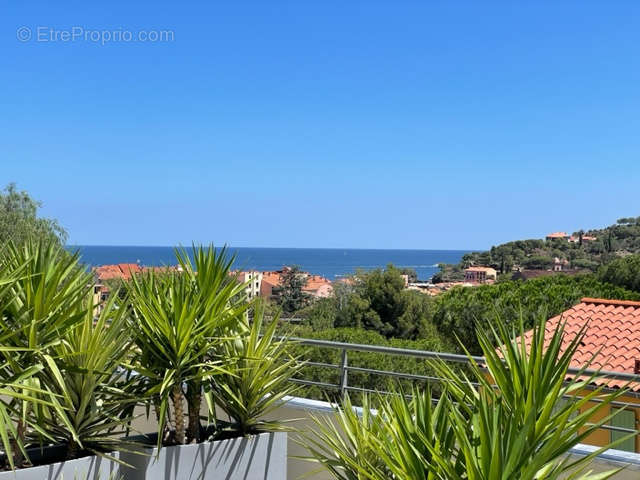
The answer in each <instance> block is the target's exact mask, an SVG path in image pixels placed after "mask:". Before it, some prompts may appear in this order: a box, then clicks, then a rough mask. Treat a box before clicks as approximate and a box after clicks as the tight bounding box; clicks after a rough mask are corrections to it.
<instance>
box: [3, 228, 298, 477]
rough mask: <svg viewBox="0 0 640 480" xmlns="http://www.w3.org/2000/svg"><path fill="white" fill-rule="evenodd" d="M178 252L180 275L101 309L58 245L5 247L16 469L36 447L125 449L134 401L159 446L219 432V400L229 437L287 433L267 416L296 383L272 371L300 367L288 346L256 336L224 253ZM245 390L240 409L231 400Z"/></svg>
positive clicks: (145, 278)
mask: <svg viewBox="0 0 640 480" xmlns="http://www.w3.org/2000/svg"><path fill="white" fill-rule="evenodd" d="M176 254H177V262H178V263H179V264H180V266H181V267H182V269H181V271H180V272H178V271H177V270H153V271H150V272H148V274H144V275H142V274H141V275H140V276H134V278H133V280H132V281H130V282H128V283H127V285H126V289H127V291H128V294H129V295H128V296H125V297H124V300H123V298H122V297H120V296H119V295H115V294H114V295H112V296H111V297H110V298H109V299H108V301H107V302H106V303H102V304H100V305H96V304H94V294H93V285H92V276H91V274H90V273H88V272H87V271H86V270H85V269H84V268H82V266H81V264H80V263H79V261H78V257H77V255H71V254H69V253H68V252H67V251H66V250H65V249H64V248H63V247H62V246H61V245H60V244H59V242H58V241H57V240H52V239H42V238H40V239H38V240H30V239H28V240H26V241H25V242H24V243H22V244H20V245H18V246H15V245H13V244H11V243H10V244H8V245H7V246H6V247H5V248H4V249H3V250H2V252H1V253H0V443H1V449H2V451H3V453H4V455H3V456H2V457H0V458H2V459H3V461H4V460H6V462H7V463H8V464H9V465H8V466H11V467H14V466H15V467H20V466H25V464H28V461H29V450H28V449H29V447H36V446H49V445H57V446H59V447H61V448H59V449H56V451H57V452H60V455H61V457H56V461H59V460H63V459H64V458H67V459H73V458H77V457H80V456H84V455H87V454H97V455H102V456H109V454H110V452H113V451H114V450H119V449H129V448H130V447H131V444H130V442H131V441H133V440H131V439H127V438H124V439H123V437H124V436H125V435H126V434H127V433H128V430H129V428H130V422H131V421H132V419H133V411H134V408H135V407H136V406H140V407H142V410H143V411H147V412H148V413H149V412H151V411H154V412H155V414H156V419H157V420H158V445H159V446H162V445H166V444H174V443H185V442H186V441H190V442H196V441H199V440H202V439H203V438H209V436H210V435H213V436H214V437H216V436H217V435H221V434H222V430H221V429H217V430H216V427H212V428H209V429H208V430H206V436H204V435H202V434H203V432H205V429H204V427H203V426H202V419H201V416H200V404H201V398H202V396H204V397H205V398H206V400H207V406H208V407H209V409H208V410H209V415H210V416H211V420H212V424H213V425H216V418H217V416H216V411H215V408H214V405H215V404H216V403H217V404H218V405H220V404H223V405H226V406H228V408H226V410H225V411H226V412H227V413H228V414H229V417H230V419H231V420H232V425H231V426H230V427H229V429H228V431H225V433H224V434H225V435H242V434H244V433H252V432H257V431H263V430H264V429H277V428H281V427H280V426H279V425H278V424H277V422H275V423H274V422H269V423H264V422H261V420H260V418H258V417H259V416H261V415H262V414H263V413H265V412H268V411H269V409H270V408H271V407H272V405H273V402H275V400H276V399H278V398H280V397H281V396H282V395H284V394H286V393H288V392H289V391H290V387H289V386H287V385H285V381H284V379H283V377H284V374H283V372H282V371H279V370H278V369H271V368H267V367H268V366H270V365H273V364H274V363H278V364H279V363H281V362H282V363H283V364H284V365H289V367H290V368H289V370H288V371H289V372H293V373H295V367H294V365H293V363H292V362H293V359H292V358H291V357H290V355H289V353H288V345H287V344H286V342H283V341H275V339H274V336H273V335H265V336H262V337H259V335H258V332H259V331H260V328H261V317H259V316H258V317H256V316H254V322H255V323H254V324H253V326H252V325H251V324H250V323H249V321H248V316H247V315H246V311H247V309H248V303H247V299H246V294H245V286H244V285H239V284H238V283H237V282H235V281H234V280H233V276H231V275H230V267H231V263H232V261H233V260H232V259H231V258H229V257H228V256H227V255H226V251H225V250H224V249H223V250H222V251H220V252H216V251H215V249H214V248H213V247H209V248H195V247H194V250H193V252H192V253H191V255H187V253H186V252H184V251H182V250H179V251H177V252H176ZM191 259H193V260H191ZM274 325H275V324H274ZM268 332H269V331H267V333H268ZM254 367H255V368H254ZM214 379H215V384H212V382H214ZM227 382H230V384H227ZM231 384H232V385H231ZM245 387H246V388H245ZM237 388H240V389H241V390H242V396H241V397H240V398H242V401H241V402H240V403H241V404H239V403H237V402H236V403H234V402H233V401H232V399H231V400H230V398H231V397H230V396H229V393H230V392H233V394H235V395H237V394H238V391H237ZM223 392H226V393H227V395H226V396H224V398H223ZM216 395H219V397H220V398H219V399H217V398H216ZM271 399H273V400H271ZM218 400H219V401H218ZM185 404H186V407H187V408H186V411H185V409H184V405H185ZM169 426H171V427H173V431H170V430H171V429H170V427H169ZM165 427H166V428H165ZM144 433H149V432H144Z"/></svg>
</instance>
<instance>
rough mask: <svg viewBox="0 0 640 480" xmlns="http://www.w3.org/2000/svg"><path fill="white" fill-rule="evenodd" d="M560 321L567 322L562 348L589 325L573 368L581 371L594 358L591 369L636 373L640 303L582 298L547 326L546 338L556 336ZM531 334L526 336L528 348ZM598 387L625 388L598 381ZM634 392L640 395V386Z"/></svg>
mask: <svg viewBox="0 0 640 480" xmlns="http://www.w3.org/2000/svg"><path fill="white" fill-rule="evenodd" d="M560 321H564V322H566V324H565V336H564V339H563V346H564V347H565V348H566V346H568V344H569V343H570V342H571V340H573V338H575V336H576V334H577V333H578V332H579V331H580V329H581V328H582V327H583V325H585V324H587V325H588V326H587V329H586V331H585V335H584V338H583V339H582V342H581V344H580V346H579V347H578V350H577V351H576V354H575V355H574V357H573V360H572V361H571V367H575V368H581V367H584V365H585V364H586V363H587V362H588V361H589V360H591V358H592V357H593V356H594V355H595V357H594V358H593V361H592V363H591V366H590V367H589V368H591V369H594V370H597V369H600V370H602V371H610V372H616V373H634V366H635V361H636V359H638V360H640V302H634V301H630V300H606V299H602V298H583V299H582V300H581V301H580V303H579V304H577V305H576V306H574V307H572V308H570V309H569V310H567V311H565V312H563V313H562V314H561V315H558V316H556V317H553V318H552V319H550V320H549V321H548V322H547V325H546V330H547V337H548V338H550V336H551V335H552V334H553V331H555V329H556V327H557V326H558V323H559V322H560ZM531 336H532V332H531V331H529V332H527V333H526V334H525V342H526V344H527V345H528V344H530V342H531ZM595 383H596V385H607V386H608V387H610V388H620V387H623V386H624V385H625V384H626V382H625V381H623V380H607V379H597V380H596V382H595ZM631 388H632V390H634V391H636V392H640V384H633V385H632V386H631Z"/></svg>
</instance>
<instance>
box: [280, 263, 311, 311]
mask: <svg viewBox="0 0 640 480" xmlns="http://www.w3.org/2000/svg"><path fill="white" fill-rule="evenodd" d="M306 284H307V277H306V275H305V274H304V272H302V271H301V270H300V267H299V266H298V265H293V266H291V267H286V268H284V269H283V271H282V273H281V274H280V287H278V289H277V296H278V303H279V304H280V306H281V307H282V311H283V312H284V313H288V314H291V313H293V312H297V311H298V310H301V309H302V308H304V307H306V306H307V305H308V304H309V302H310V300H311V297H310V295H309V294H308V293H306V292H304V291H303V290H302V289H303V288H304V286H305V285H306Z"/></svg>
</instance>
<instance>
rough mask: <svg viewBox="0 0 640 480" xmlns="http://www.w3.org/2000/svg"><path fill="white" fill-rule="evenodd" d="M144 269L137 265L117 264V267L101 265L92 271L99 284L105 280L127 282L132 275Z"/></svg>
mask: <svg viewBox="0 0 640 480" xmlns="http://www.w3.org/2000/svg"><path fill="white" fill-rule="evenodd" d="M143 271H144V268H143V267H141V266H140V265H139V264H137V263H118V264H117V265H101V266H99V267H95V268H94V269H93V273H94V274H95V275H96V277H97V279H98V281H99V282H100V283H102V282H104V281H105V280H113V279H120V280H129V279H130V278H131V276H132V275H135V274H137V273H142V272H143Z"/></svg>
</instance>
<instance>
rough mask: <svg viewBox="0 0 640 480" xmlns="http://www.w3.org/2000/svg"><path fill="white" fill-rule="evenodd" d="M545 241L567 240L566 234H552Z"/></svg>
mask: <svg viewBox="0 0 640 480" xmlns="http://www.w3.org/2000/svg"><path fill="white" fill-rule="evenodd" d="M545 238H546V239H547V240H569V235H567V233H566V232H553V233H550V234H549V235H547V236H546V237H545Z"/></svg>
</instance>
